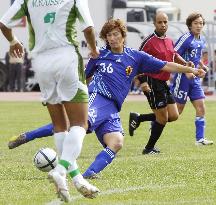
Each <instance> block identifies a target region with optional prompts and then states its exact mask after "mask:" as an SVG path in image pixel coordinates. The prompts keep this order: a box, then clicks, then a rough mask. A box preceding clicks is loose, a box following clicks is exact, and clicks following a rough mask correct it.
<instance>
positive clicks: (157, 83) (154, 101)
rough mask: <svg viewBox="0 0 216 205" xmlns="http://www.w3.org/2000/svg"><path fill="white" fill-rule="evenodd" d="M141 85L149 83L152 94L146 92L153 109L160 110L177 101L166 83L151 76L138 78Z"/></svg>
mask: <svg viewBox="0 0 216 205" xmlns="http://www.w3.org/2000/svg"><path fill="white" fill-rule="evenodd" d="M138 79H139V81H140V83H144V82H147V83H148V84H149V87H150V89H151V92H144V94H145V96H146V97H147V99H148V102H149V105H150V107H151V109H160V108H164V107H166V106H167V105H168V104H174V103H175V100H174V98H173V95H172V93H171V92H170V88H169V86H168V85H167V82H166V81H163V80H158V79H154V78H152V77H149V76H146V75H145V76H140V77H138Z"/></svg>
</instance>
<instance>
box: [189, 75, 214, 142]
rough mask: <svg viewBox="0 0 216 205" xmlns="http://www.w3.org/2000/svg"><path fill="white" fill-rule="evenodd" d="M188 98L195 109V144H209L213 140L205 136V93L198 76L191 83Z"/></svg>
mask: <svg viewBox="0 0 216 205" xmlns="http://www.w3.org/2000/svg"><path fill="white" fill-rule="evenodd" d="M189 97H190V100H191V102H192V104H193V106H194V108H195V110H196V117H195V127H196V143H195V144H196V145H211V144H213V141H211V140H207V139H206V138H205V127H206V126H205V124H206V122H205V101H204V99H205V94H204V91H203V89H202V86H201V81H200V79H199V78H195V79H194V80H193V83H191V92H190V94H189Z"/></svg>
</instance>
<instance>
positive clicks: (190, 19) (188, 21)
mask: <svg viewBox="0 0 216 205" xmlns="http://www.w3.org/2000/svg"><path fill="white" fill-rule="evenodd" d="M199 17H201V18H202V20H203V25H205V19H204V18H203V16H202V14H201V13H197V12H194V13H191V14H190V15H189V16H188V17H187V19H186V25H187V27H188V29H189V30H190V27H191V25H192V22H193V21H194V20H196V19H197V18H199Z"/></svg>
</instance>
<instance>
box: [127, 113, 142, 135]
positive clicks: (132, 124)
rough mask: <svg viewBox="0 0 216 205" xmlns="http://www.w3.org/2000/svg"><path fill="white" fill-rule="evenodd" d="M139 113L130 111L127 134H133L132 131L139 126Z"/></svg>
mask: <svg viewBox="0 0 216 205" xmlns="http://www.w3.org/2000/svg"><path fill="white" fill-rule="evenodd" d="M138 117H139V113H135V112H131V113H130V115H129V134H130V136H133V135H134V131H135V130H136V129H137V128H138V127H139V125H140V122H139V120H138Z"/></svg>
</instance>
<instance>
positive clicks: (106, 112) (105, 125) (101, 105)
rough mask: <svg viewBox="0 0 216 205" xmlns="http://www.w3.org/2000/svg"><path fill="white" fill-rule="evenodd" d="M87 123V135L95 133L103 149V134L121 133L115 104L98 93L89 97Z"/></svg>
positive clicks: (121, 129)
mask: <svg viewBox="0 0 216 205" xmlns="http://www.w3.org/2000/svg"><path fill="white" fill-rule="evenodd" d="M88 123H89V128H88V131H87V133H91V132H93V131H95V133H96V135H97V138H98V140H99V141H100V143H101V144H102V145H103V146H104V147H106V144H105V143H104V141H103V136H104V134H106V133H110V132H121V133H123V128H122V124H121V120H120V116H119V113H118V110H117V106H116V104H115V102H113V101H112V100H110V99H108V98H106V97H103V96H101V95H100V94H98V93H92V94H91V95H90V97H89V113H88Z"/></svg>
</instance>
